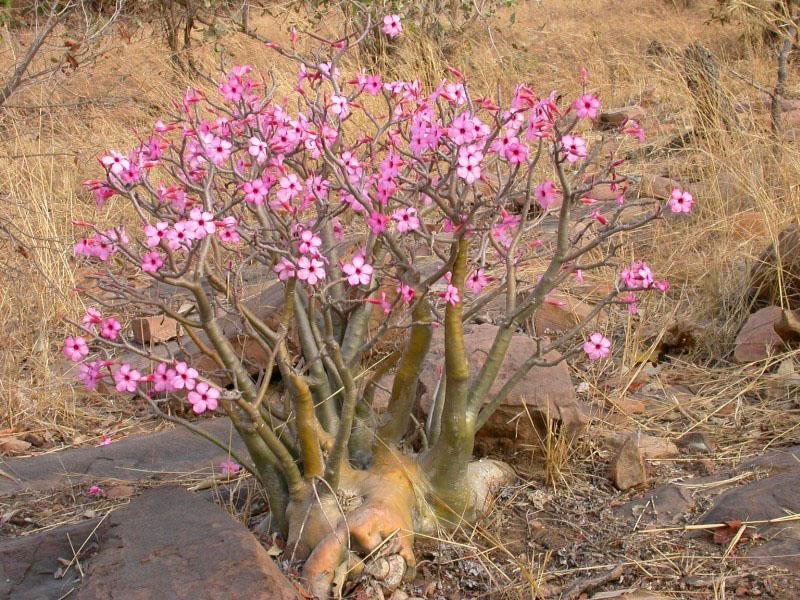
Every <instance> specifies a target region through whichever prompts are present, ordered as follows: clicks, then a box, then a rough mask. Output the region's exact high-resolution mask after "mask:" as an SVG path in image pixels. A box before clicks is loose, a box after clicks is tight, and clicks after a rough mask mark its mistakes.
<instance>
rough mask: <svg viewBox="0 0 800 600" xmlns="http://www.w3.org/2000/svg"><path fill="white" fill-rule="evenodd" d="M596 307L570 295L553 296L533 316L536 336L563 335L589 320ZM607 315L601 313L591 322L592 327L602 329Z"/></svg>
mask: <svg viewBox="0 0 800 600" xmlns="http://www.w3.org/2000/svg"><path fill="white" fill-rule="evenodd" d="M592 310H594V307H593V306H592V305H591V304H587V303H586V302H583V301H582V300H579V299H578V298H575V297H573V296H570V295H568V294H552V295H551V296H550V297H549V298H548V299H547V300H546V301H545V302H543V303H542V305H541V306H540V307H539V309H538V310H537V311H536V313H535V314H534V315H533V325H534V328H535V330H536V335H540V336H546V335H549V334H551V333H562V332H564V331H568V330H570V329H572V328H574V327H575V325H577V324H578V323H580V322H582V321H583V320H585V319H588V318H589V315H591V313H592ZM607 320H608V319H607V317H606V314H605V313H604V312H603V311H600V312H599V313H598V314H597V315H595V317H594V318H592V320H591V321H590V322H589V323H590V324H591V326H592V327H602V326H603V325H604V324H605V323H606V322H607Z"/></svg>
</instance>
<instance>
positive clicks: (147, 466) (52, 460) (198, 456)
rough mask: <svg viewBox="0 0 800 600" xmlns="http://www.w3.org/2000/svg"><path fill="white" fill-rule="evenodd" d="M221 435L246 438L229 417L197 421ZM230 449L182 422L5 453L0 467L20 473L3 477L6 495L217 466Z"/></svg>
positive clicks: (235, 443)
mask: <svg viewBox="0 0 800 600" xmlns="http://www.w3.org/2000/svg"><path fill="white" fill-rule="evenodd" d="M197 424H198V425H199V426H200V427H202V428H203V429H204V430H206V431H207V432H208V433H211V434H212V435H214V436H215V437H216V438H217V439H219V440H221V441H223V442H227V441H228V440H229V439H231V440H232V441H233V446H234V449H235V450H239V451H243V447H244V446H243V444H242V443H241V441H240V440H239V437H238V436H237V435H236V434H235V432H234V434H233V435H232V436H231V435H230V432H231V431H232V426H231V422H230V421H229V420H228V419H227V418H224V417H220V418H216V419H210V420H204V421H199V422H198V423H197ZM225 458H226V455H225V452H224V451H223V450H221V449H220V448H218V447H217V446H215V445H213V444H212V443H211V442H209V441H207V440H205V439H203V438H201V437H200V436H198V435H196V434H194V433H192V432H190V431H188V430H186V429H184V428H183V427H176V428H175V429H171V430H168V431H161V432H159V433H154V434H150V435H145V436H131V437H128V438H124V439H122V440H120V441H118V442H113V443H111V444H108V445H107V446H99V447H89V448H74V449H68V450H61V451H56V452H51V453H48V454H39V455H36V456H29V457H24V458H23V457H20V458H10V459H0V470H2V471H3V472H4V473H6V474H8V475H9V476H10V477H13V478H14V479H11V478H7V477H2V478H0V495H4V494H12V493H16V492H20V491H24V490H49V489H56V488H58V487H61V486H64V485H72V484H75V483H78V482H89V481H96V480H100V479H118V480H123V481H141V480H147V479H157V478H159V477H162V476H163V475H170V474H175V473H188V472H196V471H198V470H204V469H205V470H209V471H210V470H211V469H212V468H214V467H215V466H216V465H217V464H219V463H220V462H221V461H223V460H225Z"/></svg>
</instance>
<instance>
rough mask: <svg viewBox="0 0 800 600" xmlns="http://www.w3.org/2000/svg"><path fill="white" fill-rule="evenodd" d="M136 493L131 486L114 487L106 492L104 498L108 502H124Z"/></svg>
mask: <svg viewBox="0 0 800 600" xmlns="http://www.w3.org/2000/svg"><path fill="white" fill-rule="evenodd" d="M135 493H136V488H135V487H133V486H132V485H115V486H112V487H110V488H108V490H106V498H108V499H109V500H124V499H125V498H130V497H131V496H133V495H134V494H135Z"/></svg>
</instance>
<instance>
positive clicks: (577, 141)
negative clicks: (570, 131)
mask: <svg viewBox="0 0 800 600" xmlns="http://www.w3.org/2000/svg"><path fill="white" fill-rule="evenodd" d="M561 148H562V149H563V150H564V152H566V154H567V161H568V162H571V163H574V162H576V161H578V160H580V159H582V158H586V141H585V140H584V139H583V138H581V137H578V136H577V135H565V136H564V137H562V138H561Z"/></svg>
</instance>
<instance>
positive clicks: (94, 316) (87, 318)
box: [82, 306, 103, 328]
mask: <svg viewBox="0 0 800 600" xmlns="http://www.w3.org/2000/svg"><path fill="white" fill-rule="evenodd" d="M102 320H103V317H102V315H101V314H100V311H99V310H97V309H96V308H92V307H91V306H90V307H89V308H87V309H86V314H85V315H83V321H82V323H83V326H84V327H86V328H90V327H92V326H94V325H99V324H100V323H101V322H102Z"/></svg>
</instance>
